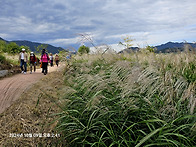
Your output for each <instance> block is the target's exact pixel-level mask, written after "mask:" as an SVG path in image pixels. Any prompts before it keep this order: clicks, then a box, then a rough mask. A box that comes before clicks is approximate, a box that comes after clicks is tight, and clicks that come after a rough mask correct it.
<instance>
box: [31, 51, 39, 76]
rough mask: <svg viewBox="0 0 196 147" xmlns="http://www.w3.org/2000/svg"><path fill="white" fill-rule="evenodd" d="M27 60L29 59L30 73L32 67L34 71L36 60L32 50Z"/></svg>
mask: <svg viewBox="0 0 196 147" xmlns="http://www.w3.org/2000/svg"><path fill="white" fill-rule="evenodd" d="M29 61H30V74H32V69H33V67H34V72H35V71H36V61H37V59H36V56H35V54H34V53H33V52H31V53H30V59H29Z"/></svg>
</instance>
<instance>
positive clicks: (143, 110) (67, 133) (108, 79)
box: [57, 50, 196, 147]
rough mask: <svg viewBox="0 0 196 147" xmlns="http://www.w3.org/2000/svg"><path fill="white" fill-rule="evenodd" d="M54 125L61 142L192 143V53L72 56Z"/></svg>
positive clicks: (195, 100) (195, 82)
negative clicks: (56, 124) (56, 123)
mask: <svg viewBox="0 0 196 147" xmlns="http://www.w3.org/2000/svg"><path fill="white" fill-rule="evenodd" d="M64 85H65V88H64V89H63V90H61V92H62V93H63V96H62V97H61V103H62V106H61V110H62V111H61V112H60V113H58V114H57V115H58V122H59V123H58V127H57V129H58V130H59V131H60V132H61V133H62V136H61V142H65V145H66V146H96V147H97V146H100V147H102V146H103V147H108V146H122V147H130V146H136V147H139V146H146V147H148V146H176V147H178V146H190V147H193V146H195V145H196V115H195V114H196V109H195V107H196V54H195V51H186V50H185V51H184V52H178V53H167V54H163V53H159V54H156V53H150V52H146V51H140V52H133V53H131V54H117V53H113V52H106V53H104V54H102V53H96V54H84V55H76V56H74V57H73V58H72V59H71V61H70V63H69V66H68V67H67V68H66V69H65V72H64Z"/></svg>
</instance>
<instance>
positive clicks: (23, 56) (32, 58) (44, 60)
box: [19, 48, 59, 75]
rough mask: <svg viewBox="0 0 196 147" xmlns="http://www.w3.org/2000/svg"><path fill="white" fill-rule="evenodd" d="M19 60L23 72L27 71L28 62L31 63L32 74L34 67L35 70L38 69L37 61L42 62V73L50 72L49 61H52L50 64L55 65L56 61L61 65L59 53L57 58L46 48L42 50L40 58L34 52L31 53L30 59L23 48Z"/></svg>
mask: <svg viewBox="0 0 196 147" xmlns="http://www.w3.org/2000/svg"><path fill="white" fill-rule="evenodd" d="M19 61H20V68H21V71H22V73H23V74H26V73H27V62H28V61H29V63H30V74H32V71H33V69H34V72H35V71H36V65H37V63H40V67H41V68H42V73H43V74H44V75H46V74H47V73H48V63H50V66H51V67H52V66H54V64H53V62H54V61H55V63H56V65H57V66H58V65H59V55H58V54H56V55H55V58H54V57H53V54H52V53H50V55H48V53H47V52H46V49H43V50H42V54H41V58H40V60H39V59H38V58H37V57H36V56H35V54H34V53H33V52H31V53H30V57H29V60H28V54H27V53H26V52H25V49H24V48H23V49H22V52H21V53H20V55H19Z"/></svg>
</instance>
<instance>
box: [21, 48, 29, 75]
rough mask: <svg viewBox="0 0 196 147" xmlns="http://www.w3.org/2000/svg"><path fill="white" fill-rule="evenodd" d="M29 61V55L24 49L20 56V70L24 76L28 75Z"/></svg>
mask: <svg viewBox="0 0 196 147" xmlns="http://www.w3.org/2000/svg"><path fill="white" fill-rule="evenodd" d="M27 61H28V55H27V53H26V52H25V49H24V48H23V49H22V52H21V53H20V54H19V62H20V68H21V71H22V73H23V74H26V73H27Z"/></svg>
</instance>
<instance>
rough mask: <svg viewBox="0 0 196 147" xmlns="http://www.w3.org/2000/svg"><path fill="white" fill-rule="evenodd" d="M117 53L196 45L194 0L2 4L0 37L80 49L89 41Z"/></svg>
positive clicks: (17, 0) (2, 0)
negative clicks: (129, 43)
mask: <svg viewBox="0 0 196 147" xmlns="http://www.w3.org/2000/svg"><path fill="white" fill-rule="evenodd" d="M81 34H82V35H85V37H87V38H88V39H91V41H90V43H93V45H95V46H99V45H102V44H107V45H110V46H112V47H113V48H114V49H116V50H118V49H120V48H122V46H120V45H118V43H119V42H120V41H121V42H123V38H125V37H126V36H131V37H132V39H134V41H133V46H139V47H145V46H146V45H152V46H156V45H160V44H164V43H166V42H168V41H173V42H183V41H187V42H195V41H196V0H0V37H2V38H3V39H5V40H8V41H13V40H28V41H33V42H39V43H48V44H51V45H54V46H57V47H63V48H76V47H77V46H78V45H79V46H80V45H81V44H83V43H84V44H85V45H86V44H87V45H89V46H90V44H89V42H88V41H86V39H84V38H83V37H82V35H81Z"/></svg>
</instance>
